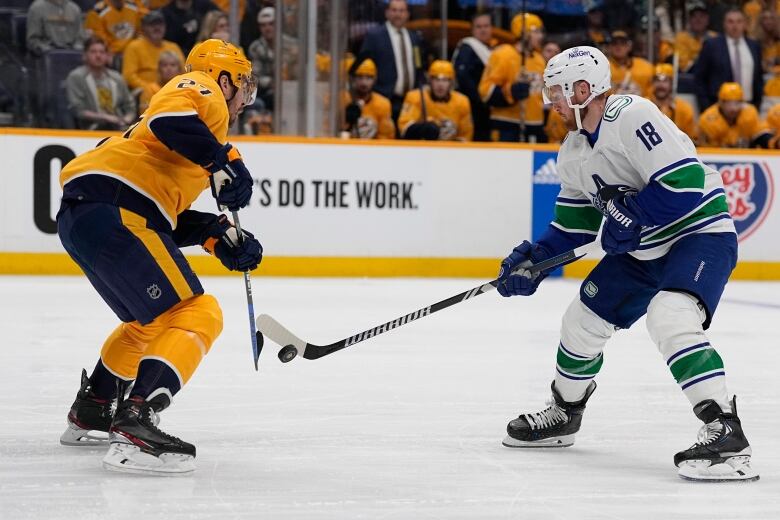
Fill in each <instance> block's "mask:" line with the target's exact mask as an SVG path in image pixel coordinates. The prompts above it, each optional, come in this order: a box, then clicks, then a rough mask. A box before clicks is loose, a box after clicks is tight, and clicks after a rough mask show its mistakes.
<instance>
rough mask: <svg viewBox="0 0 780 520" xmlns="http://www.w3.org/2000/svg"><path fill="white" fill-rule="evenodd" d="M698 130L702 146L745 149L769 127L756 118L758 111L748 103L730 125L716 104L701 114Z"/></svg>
mask: <svg viewBox="0 0 780 520" xmlns="http://www.w3.org/2000/svg"><path fill="white" fill-rule="evenodd" d="M699 130H700V131H701V137H702V142H701V144H702V145H703V146H715V147H723V148H747V147H748V146H750V143H751V142H752V141H753V140H754V139H756V138H757V137H759V136H760V135H761V134H763V133H768V132H769V126H768V125H767V124H766V122H765V121H762V120H761V119H760V118H759V117H758V110H756V107H754V106H753V105H751V104H750V103H745V104H744V106H743V108H742V110H741V111H740V113H739V115H738V116H737V121H736V122H735V123H734V124H733V125H731V124H729V123H728V121H726V118H725V117H723V114H721V112H720V109H719V105H718V104H717V103H716V104H714V105H712V106H711V107H710V108H708V109H707V110H705V111H704V112H702V114H701V117H700V118H699Z"/></svg>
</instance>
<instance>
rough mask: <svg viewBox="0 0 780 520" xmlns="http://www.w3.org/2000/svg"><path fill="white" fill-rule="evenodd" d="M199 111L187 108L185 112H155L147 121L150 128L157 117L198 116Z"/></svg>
mask: <svg viewBox="0 0 780 520" xmlns="http://www.w3.org/2000/svg"><path fill="white" fill-rule="evenodd" d="M197 115H198V113H197V112H196V111H195V110H185V111H184V112H160V113H159V114H155V115H153V116H152V117H150V118H149V119H148V120H147V121H146V126H148V127H149V129H150V130H151V129H152V126H151V125H152V121H154V120H155V119H158V118H161V117H185V116H197Z"/></svg>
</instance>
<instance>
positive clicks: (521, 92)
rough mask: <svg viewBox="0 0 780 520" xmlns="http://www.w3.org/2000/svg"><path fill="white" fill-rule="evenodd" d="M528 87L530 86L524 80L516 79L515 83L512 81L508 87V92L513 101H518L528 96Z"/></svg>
mask: <svg viewBox="0 0 780 520" xmlns="http://www.w3.org/2000/svg"><path fill="white" fill-rule="evenodd" d="M530 88H531V86H530V85H529V84H528V83H526V82H525V81H518V82H517V83H512V86H511V87H509V92H510V93H511V94H512V97H513V98H514V100H515V101H520V100H522V99H525V98H527V97H528V93H529V92H530Z"/></svg>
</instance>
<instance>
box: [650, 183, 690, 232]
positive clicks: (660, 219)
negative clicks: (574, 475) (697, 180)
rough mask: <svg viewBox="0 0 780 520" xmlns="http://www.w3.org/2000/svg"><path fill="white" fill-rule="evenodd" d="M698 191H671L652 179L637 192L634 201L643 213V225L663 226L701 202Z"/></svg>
mask: <svg viewBox="0 0 780 520" xmlns="http://www.w3.org/2000/svg"><path fill="white" fill-rule="evenodd" d="M701 198H702V193H701V192H700V191H672V190H669V189H666V188H665V187H664V186H663V185H662V184H661V183H659V182H658V181H652V182H650V184H648V185H647V186H645V188H644V189H643V190H642V191H640V192H639V194H638V195H637V196H636V202H637V204H639V207H640V208H642V210H643V211H644V213H645V217H647V220H646V221H643V222H642V225H645V226H648V225H650V226H664V225H666V224H669V223H670V222H674V221H675V220H677V219H678V218H680V217H682V216H683V215H685V214H686V213H689V212H690V211H691V210H693V209H694V208H695V207H696V206H698V205H699V203H700V202H701Z"/></svg>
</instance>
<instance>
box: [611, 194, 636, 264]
mask: <svg viewBox="0 0 780 520" xmlns="http://www.w3.org/2000/svg"><path fill="white" fill-rule="evenodd" d="M606 209H607V215H606V218H605V219H604V229H603V230H602V233H601V247H602V248H603V249H604V251H605V252H606V253H607V254H608V255H620V254H623V253H628V252H629V251H635V250H636V249H638V248H639V241H640V238H641V237H640V233H641V232H642V220H643V216H644V212H643V211H642V208H640V207H639V205H638V204H637V203H636V199H635V195H634V194H628V195H624V196H622V197H621V196H618V197H615V198H613V199H612V200H610V201H609V202H607V207H606Z"/></svg>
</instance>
